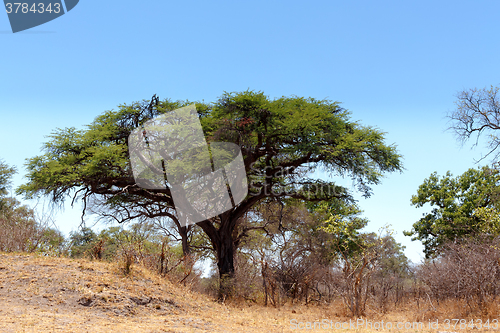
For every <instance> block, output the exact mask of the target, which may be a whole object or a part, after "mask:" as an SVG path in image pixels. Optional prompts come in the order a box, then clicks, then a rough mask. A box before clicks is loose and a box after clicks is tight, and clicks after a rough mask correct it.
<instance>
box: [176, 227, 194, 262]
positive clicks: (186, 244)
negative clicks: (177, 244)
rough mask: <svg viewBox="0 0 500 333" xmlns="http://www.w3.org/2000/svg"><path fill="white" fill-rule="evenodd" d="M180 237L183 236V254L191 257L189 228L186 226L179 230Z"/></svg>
mask: <svg viewBox="0 0 500 333" xmlns="http://www.w3.org/2000/svg"><path fill="white" fill-rule="evenodd" d="M179 235H180V236H181V244H182V254H183V255H184V256H189V255H190V254H191V247H190V246H189V241H188V228H187V227H186V226H184V227H181V228H179Z"/></svg>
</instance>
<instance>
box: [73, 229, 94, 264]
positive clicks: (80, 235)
mask: <svg viewBox="0 0 500 333" xmlns="http://www.w3.org/2000/svg"><path fill="white" fill-rule="evenodd" d="M69 239H70V242H71V248H70V257H71V258H82V257H84V256H86V255H87V254H88V253H90V250H91V248H92V247H93V246H94V245H95V243H96V242H97V235H96V233H95V232H94V231H93V230H92V229H91V228H88V227H82V228H81V229H80V230H78V231H74V232H71V233H70V237H69Z"/></svg>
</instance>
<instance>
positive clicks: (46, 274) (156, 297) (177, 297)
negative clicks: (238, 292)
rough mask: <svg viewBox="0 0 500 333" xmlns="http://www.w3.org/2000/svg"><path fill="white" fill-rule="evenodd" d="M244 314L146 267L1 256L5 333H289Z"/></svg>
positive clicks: (0, 316) (0, 324)
mask: <svg viewBox="0 0 500 333" xmlns="http://www.w3.org/2000/svg"><path fill="white" fill-rule="evenodd" d="M240 312H242V311H239V312H235V311H234V309H230V308H228V307H226V306H224V305H222V304H218V303H216V302H213V301H212V300H210V299H208V298H207V297H205V296H204V295H200V294H197V293H192V292H190V291H189V290H188V289H187V288H184V287H182V286H173V285H172V284H171V283H170V282H169V281H167V280H165V279H161V278H159V277H158V276H155V275H154V274H152V273H150V272H148V271H147V270H145V269H143V268H140V267H135V268H134V269H133V271H132V273H131V274H130V276H127V277H126V276H124V275H123V274H122V273H121V272H120V271H119V268H118V266H117V265H113V264H110V263H103V262H91V261H86V260H72V259H67V258H49V257H43V256H36V255H24V254H0V332H2V333H7V332H124V331H128V332H264V331H268V332H282V331H283V329H280V328H279V327H278V326H281V325H278V324H277V323H269V322H268V321H267V320H262V318H255V319H253V318H251V317H250V318H248V317H247V316H245V315H244V313H240ZM242 315H243V316H242Z"/></svg>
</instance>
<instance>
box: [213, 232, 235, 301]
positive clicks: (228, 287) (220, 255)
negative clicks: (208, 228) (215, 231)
mask: <svg viewBox="0 0 500 333" xmlns="http://www.w3.org/2000/svg"><path fill="white" fill-rule="evenodd" d="M222 230H224V229H222ZM222 230H219V240H220V241H219V242H218V243H219V244H218V246H217V247H216V249H217V267H218V268H219V300H221V301H223V300H224V299H226V298H227V297H229V296H230V295H231V294H232V291H233V288H234V244H233V237H232V233H229V234H228V233H224V232H222Z"/></svg>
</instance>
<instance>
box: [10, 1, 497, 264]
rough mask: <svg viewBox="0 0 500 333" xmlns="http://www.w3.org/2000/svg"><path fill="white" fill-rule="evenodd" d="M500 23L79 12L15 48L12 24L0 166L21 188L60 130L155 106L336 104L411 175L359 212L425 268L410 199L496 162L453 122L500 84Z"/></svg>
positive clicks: (229, 11) (265, 6)
mask: <svg viewBox="0 0 500 333" xmlns="http://www.w3.org/2000/svg"><path fill="white" fill-rule="evenodd" d="M499 12H500V2H498V1H474V2H472V1H457V0H454V1H444V0H443V1H368V0H366V1H309V2H305V1H290V0H289V1H260V0H254V1H245V2H243V1H217V0H214V1H164V0H161V1H160V0H157V1H127V0H120V1H118V0H105V1H92V0H81V1H80V3H79V4H78V5H77V6H76V7H75V8H74V9H73V10H72V11H71V12H69V13H67V14H65V15H63V16H62V17H60V18H58V19H56V20H54V21H51V22H48V23H46V24H44V25H41V26H38V27H35V28H33V29H30V30H27V31H25V32H19V33H16V34H12V32H11V30H10V26H9V21H8V18H7V14H3V15H0V40H1V50H2V52H1V53H0V115H1V131H0V158H2V159H3V160H5V162H7V163H8V164H10V165H15V166H17V167H18V169H19V174H18V175H17V176H16V177H15V179H14V187H16V186H18V185H20V184H21V183H22V182H23V176H24V174H25V170H24V169H23V163H24V160H25V159H26V158H29V157H33V156H35V155H38V154H40V148H41V145H42V143H43V142H44V141H46V140H47V138H46V136H47V135H49V134H50V133H51V132H52V131H53V130H54V129H56V128H64V127H72V126H74V127H77V128H78V127H82V126H83V125H85V124H88V123H90V122H91V121H92V120H93V119H94V118H95V117H96V116H98V115H99V114H101V113H102V112H103V111H105V110H110V109H113V108H116V106H117V105H119V104H122V103H130V102H133V101H138V100H142V99H148V98H150V97H151V96H152V95H153V94H158V95H159V96H160V98H161V99H164V98H172V99H189V100H192V101H197V100H200V101H201V100H205V102H210V101H215V100H216V99H217V97H219V96H220V95H221V94H222V93H223V92H224V91H229V92H231V91H242V90H246V89H253V90H259V91H264V92H265V93H266V94H267V95H269V96H270V97H280V96H283V95H284V96H290V95H297V96H307V97H308V96H311V97H314V98H318V99H323V98H328V99H331V100H336V101H339V102H342V105H343V107H345V108H347V109H349V110H350V111H351V112H352V118H353V119H355V120H359V121H360V122H361V123H362V124H364V125H370V126H374V127H377V128H379V129H381V130H383V131H384V132H387V135H386V138H387V143H389V144H392V143H395V144H396V145H397V146H398V149H399V152H400V153H401V154H402V155H403V156H404V166H405V168H406V169H405V171H404V172H403V173H401V174H399V173H398V174H390V175H387V177H386V178H385V179H383V181H382V183H381V184H380V185H378V186H375V187H374V188H373V189H374V195H373V196H372V197H371V198H369V199H367V200H364V199H362V200H360V202H359V204H360V206H361V208H362V209H364V216H365V217H367V218H368V219H369V220H370V221H371V222H370V224H369V226H368V227H367V229H366V230H368V231H376V230H378V229H379V228H380V227H382V226H384V225H386V224H390V225H391V226H392V228H393V229H394V230H395V231H396V232H397V234H396V239H397V240H398V241H399V242H401V243H403V244H404V245H406V246H407V249H406V254H407V256H408V257H409V258H410V259H412V260H413V261H419V260H420V257H421V245H420V244H419V243H418V242H411V241H410V239H409V237H405V236H403V234H402V231H403V230H409V229H411V226H412V224H413V223H414V222H415V221H417V220H418V219H419V218H420V217H421V215H422V213H423V212H425V211H426V210H428V209H429V208H426V209H416V208H414V207H412V206H411V205H410V198H411V195H412V194H414V193H416V190H417V188H418V186H419V185H420V184H421V183H422V181H423V180H424V179H425V178H426V177H428V176H429V175H430V174H431V173H432V172H433V171H437V172H438V173H439V174H444V173H445V172H446V171H447V170H450V171H451V172H452V173H453V174H454V175H459V174H461V173H463V172H464V171H465V170H467V169H468V168H470V167H477V166H478V164H475V163H474V160H475V159H479V158H480V157H481V154H484V153H485V152H486V150H485V149H484V148H483V147H482V146H479V147H478V148H476V149H474V150H471V149H470V148H471V146H470V145H468V146H466V147H463V148H461V147H460V145H459V144H458V143H457V142H456V140H455V138H454V136H453V134H452V133H450V132H446V131H445V130H446V128H447V127H448V125H449V124H448V123H447V119H446V114H447V112H449V111H451V110H453V108H454V101H455V94H456V93H457V92H458V91H460V90H463V89H467V88H472V87H484V86H489V85H498V84H499V74H500V73H499V70H500V62H499V55H500V43H499V42H498V41H499V31H500V29H499V28H500V23H499V22H500V21H499V20H498V13H499ZM340 181H342V180H340ZM344 182H345V181H344ZM32 204H33V203H32ZM79 218H80V210H79V206H75V209H73V210H72V209H71V208H69V207H67V208H66V209H65V210H64V212H62V213H58V214H57V215H56V223H57V225H58V227H59V228H60V230H62V231H63V232H64V233H66V234H67V233H69V232H70V231H71V230H76V228H77V227H78V224H79V222H80V220H79Z"/></svg>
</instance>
